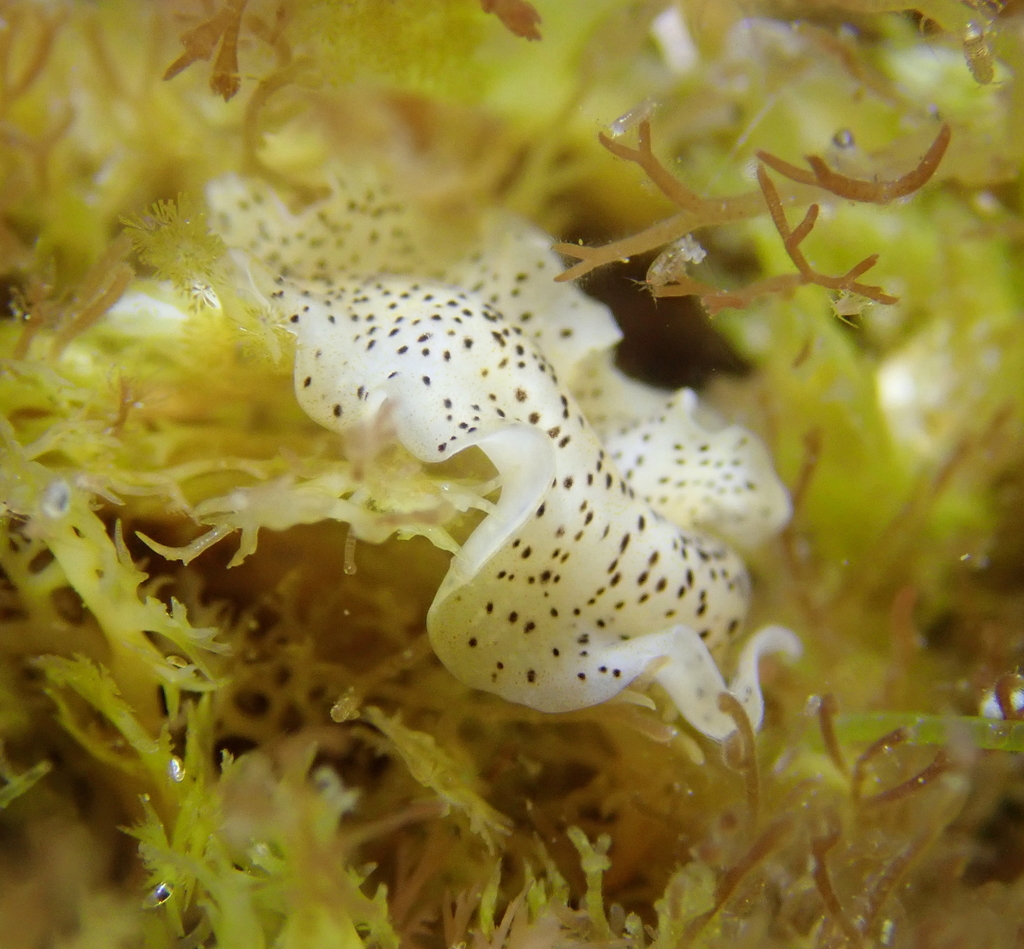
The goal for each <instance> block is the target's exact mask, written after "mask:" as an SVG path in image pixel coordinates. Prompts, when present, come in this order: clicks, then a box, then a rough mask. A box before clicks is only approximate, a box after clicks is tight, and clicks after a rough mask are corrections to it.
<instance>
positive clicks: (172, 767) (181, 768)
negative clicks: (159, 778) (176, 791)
mask: <svg viewBox="0 0 1024 949" xmlns="http://www.w3.org/2000/svg"><path fill="white" fill-rule="evenodd" d="M167 776H168V777H169V778H170V779H171V780H172V781H174V782H176V783H177V782H181V781H184V780H185V764H184V762H182V760H181V758H179V757H178V756H177V755H171V760H170V761H168V762H167Z"/></svg>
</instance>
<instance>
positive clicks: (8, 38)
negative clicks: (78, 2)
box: [0, 4, 67, 116]
mask: <svg viewBox="0 0 1024 949" xmlns="http://www.w3.org/2000/svg"><path fill="white" fill-rule="evenodd" d="M3 19H4V24H3V29H2V30H0V116H2V115H6V113H7V112H8V110H9V109H10V106H11V104H12V103H13V102H16V101H17V100H18V99H20V98H21V97H22V96H24V95H25V93H27V92H28V91H29V90H30V89H31V88H32V87H33V86H34V85H35V83H36V82H37V81H38V80H39V78H40V77H41V76H42V74H43V70H44V69H45V68H46V64H47V62H48V61H49V59H50V54H51V53H52V51H53V44H54V40H56V38H57V33H58V32H59V31H60V28H61V26H62V25H63V24H64V22H65V20H66V19H67V15H66V13H64V12H62V11H60V10H59V9H58V10H57V11H56V12H54V13H52V14H50V13H49V12H47V10H46V8H45V7H44V6H43V5H41V4H16V5H9V6H8V5H5V6H4V8H3ZM26 34H31V35H30V42H31V44H32V45H31V49H30V50H29V51H28V55H27V56H25V55H24V54H23V51H19V50H16V49H15V46H16V44H17V40H18V38H20V37H21V36H24V35H26Z"/></svg>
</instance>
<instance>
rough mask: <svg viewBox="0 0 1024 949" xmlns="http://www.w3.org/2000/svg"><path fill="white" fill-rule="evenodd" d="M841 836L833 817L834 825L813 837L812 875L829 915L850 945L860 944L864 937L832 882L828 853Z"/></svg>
mask: <svg viewBox="0 0 1024 949" xmlns="http://www.w3.org/2000/svg"><path fill="white" fill-rule="evenodd" d="M841 836H842V835H841V831H840V829H839V827H838V826H837V825H836V824H835V821H834V819H833V826H831V827H830V828H829V829H828V831H827V832H826V833H825V834H824V835H823V836H820V837H813V838H812V839H811V856H812V858H813V868H812V870H811V876H812V877H813V878H814V885H815V887H816V888H817V890H818V894H819V895H820V896H821V900H822V902H823V903H824V904H825V909H826V910H827V911H828V914H829V916H830V917H831V918H832V920H834V921H835V923H836V925H838V926H839V928H840V929H841V930H842V931H843V935H844V936H846V938H847V940H848V941H849V943H850V945H852V946H860V945H862V944H863V937H862V936H861V933H860V930H859V929H857V927H856V926H855V925H854V922H853V920H852V919H850V916H849V914H848V913H847V912H846V910H844V909H843V904H842V903H840V902H839V896H838V894H837V893H836V890H835V887H834V886H833V884H832V875H831V874H830V873H829V870H828V862H827V860H828V853H829V851H830V850H831V849H832V848H833V847H835V845H836V844H837V843H839V839H840V837H841Z"/></svg>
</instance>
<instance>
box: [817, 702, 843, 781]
mask: <svg viewBox="0 0 1024 949" xmlns="http://www.w3.org/2000/svg"><path fill="white" fill-rule="evenodd" d="M817 706H818V727H819V728H820V729H821V739H822V741H823V742H824V743H825V751H827V752H828V756H829V757H830V758H831V759H832V763H833V764H834V765H835V766H836V767H837V768H838V769H839V771H840V773H841V774H847V775H848V774H849V773H850V768H849V766H848V765H847V763H846V758H845V756H844V755H843V749H842V748H841V747H840V745H839V739H838V738H837V737H836V725H835V719H836V713H837V712H838V711H839V703H838V702H837V701H836V697H835V696H834V695H833V694H832V693H831V692H826V693H825V694H824V695H822V696H820V697H819V698H818V700H817Z"/></svg>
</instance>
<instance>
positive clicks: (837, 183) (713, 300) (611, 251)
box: [554, 120, 952, 316]
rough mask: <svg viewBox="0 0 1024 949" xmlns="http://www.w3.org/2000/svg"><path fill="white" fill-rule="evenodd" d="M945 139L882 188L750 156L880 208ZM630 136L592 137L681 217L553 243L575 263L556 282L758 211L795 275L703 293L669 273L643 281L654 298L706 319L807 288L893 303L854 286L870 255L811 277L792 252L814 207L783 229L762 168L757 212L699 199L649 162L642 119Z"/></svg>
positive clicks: (778, 200)
mask: <svg viewBox="0 0 1024 949" xmlns="http://www.w3.org/2000/svg"><path fill="white" fill-rule="evenodd" d="M951 136H952V132H951V129H950V126H949V125H948V124H945V125H943V126H942V128H941V129H940V131H939V134H938V135H937V136H936V138H935V141H934V142H933V143H932V145H931V147H930V148H929V149H928V151H927V152H926V153H925V155H924V157H923V158H922V159H921V161H920V162H919V163H918V165H917V166H916V167H915V168H914V169H912V170H911V171H909V172H908V173H907V174H905V175H903V176H902V177H900V178H898V179H896V180H895V181H889V182H877V181H866V180H861V179H855V178H849V177H847V176H845V175H841V174H838V173H837V172H834V171H832V170H831V169H830V168H829V167H828V166H827V165H826V164H825V162H824V161H823V160H822V159H821V158H818V157H816V156H809V157H808V158H807V161H808V163H809V164H810V165H811V168H812V171H811V172H808V171H805V170H803V169H800V168H797V167H796V166H794V165H790V164H789V163H788V162H785V161H782V160H781V159H779V158H776V157H775V156H774V155H771V154H769V153H768V152H764V151H758V152H757V157H758V159H760V161H762V162H763V163H764V164H765V165H768V167H770V168H772V169H773V170H775V171H777V172H778V173H779V174H782V175H783V176H784V177H786V178H788V179H790V180H792V181H793V182H795V183H796V184H798V185H803V186H809V187H818V188H824V189H825V190H827V191H829V192H831V193H832V194H834V195H836V196H837V197H842V198H848V199H850V200H854V201H859V202H870V203H876V204H886V203H888V202H890V201H893V200H895V199H896V198H900V197H905V196H906V195H909V194H912V193H913V192H915V191H917V190H918V189H920V188H921V187H922V186H923V185H924V184H926V183H927V182H928V180H929V179H930V178H931V177H932V176H933V175H934V174H935V171H936V169H937V168H938V166H939V162H941V160H942V157H943V155H944V154H945V152H946V148H947V147H948V145H949V141H950V138H951ZM637 137H638V140H637V147H636V148H631V147H629V146H627V145H624V144H622V143H621V142H617V141H615V140H614V139H612V138H610V137H609V136H608V135H605V134H604V133H603V132H602V133H600V134H599V135H598V140H599V141H600V143H601V145H602V146H604V148H606V149H607V150H608V151H609V152H611V153H612V154H613V155H615V156H616V157H617V158H621V159H623V160H625V161H630V162H633V163H634V164H636V165H637V166H638V167H639V168H641V169H642V170H643V171H644V173H645V174H646V175H647V177H648V178H649V179H650V181H651V182H652V183H653V184H654V185H655V186H656V187H657V188H658V190H659V191H661V193H662V194H664V195H665V197H667V198H668V199H669V200H670V201H672V203H673V204H675V205H677V206H678V207H679V208H680V209H681V211H682V213H680V214H677V215H675V216H674V217H671V218H668V219H666V220H665V221H662V222H660V223H659V224H656V225H654V226H653V227H650V228H648V229H647V230H645V231H642V232H641V233H639V234H635V235H633V236H632V237H627V238H623V239H622V240H618V241H613V242H612V243H610V244H605V245H603V246H600V247H585V246H578V245H575V244H567V243H561V244H556V245H555V248H554V249H555V250H557V251H558V252H559V253H561V254H564V255H565V256H567V257H575V258H576V259H577V260H578V261H579V263H577V264H575V265H573V266H571V267H569V268H568V269H567V270H565V271H564V272H563V273H561V274H559V276H558V277H556V278H555V279H556V280H574V279H576V278H578V277H582V276H584V275H585V274H587V273H589V272H590V271H592V270H594V269H595V268H597V267H600V266H603V265H605V264H609V263H613V262H615V261H617V260H621V259H623V258H627V257H630V256H632V255H634V254H638V253H643V252H644V251H648V250H652V249H654V248H656V247H660V246H662V245H664V244H667V243H669V242H670V241H672V240H674V239H676V238H678V237H681V236H683V235H685V234H688V233H690V232H691V231H693V230H694V229H696V228H698V227H706V226H710V225H721V224H729V223H734V222H736V221H740V220H744V219H747V218H751V217H756V216H758V215H759V214H762V213H763V212H764V206H767V209H768V213H769V214H770V215H771V218H772V223H773V224H774V225H775V228H776V230H777V231H778V232H779V236H780V237H781V238H782V241H783V245H784V247H785V249H786V253H787V254H788V255H789V258H790V260H791V261H792V262H793V265H794V266H795V267H796V269H797V273H795V274H780V275H777V276H773V277H767V278H765V279H763V280H759V281H756V282H754V283H751V284H749V285H748V286H746V287H743V288H741V289H738V290H733V291H727V290H721V289H719V288H717V287H713V286H710V285H708V284H705V283H703V282H701V281H699V280H696V279H694V278H693V277H690V276H689V275H687V274H685V273H673V274H672V276H671V278H670V281H665V282H662V281H661V280H660V279H659V280H649V285H650V288H651V291H652V293H653V294H654V296H656V297H679V296H696V297H698V298H699V299H700V301H701V303H702V304H703V305H704V307H705V308H706V309H707V311H708V313H709V314H710V315H712V316H714V315H715V314H716V313H719V312H720V311H721V310H724V309H742V308H745V307H747V306H749V305H750V303H751V302H752V301H754V300H755V299H757V298H758V297H761V296H764V295H767V294H789V293H791V292H792V291H793V290H795V289H796V288H797V287H800V286H806V285H810V284H813V285H817V286H820V287H824V288H826V289H828V290H833V291H837V292H842V293H854V294H857V295H859V296H862V297H865V298H867V299H869V300H874V301H875V302H876V303H883V304H893V303H896V302H897V300H898V298H897V297H895V296H893V295H892V294H890V293H887V292H886V291H885V290H883V289H882V288H881V287H878V286H873V285H870V284H865V283H861V282H860V281H859V280H858V278H859V277H861V276H863V275H864V274H865V273H867V271H868V270H870V269H871V268H872V267H874V266H875V264H876V263H877V262H878V254H871V255H869V256H868V257H865V258H864V259H863V260H862V261H860V262H859V263H858V264H856V265H855V266H853V267H851V268H850V270H848V271H847V272H846V273H845V274H841V275H839V276H834V277H833V276H829V275H827V274H822V273H819V272H818V271H816V270H815V269H814V268H813V267H812V266H811V265H810V264H809V263H808V261H807V258H806V257H805V256H804V254H803V252H802V251H801V250H800V245H801V244H802V243H803V241H804V240H805V239H806V238H807V236H808V235H809V234H810V233H811V231H812V229H813V228H814V224H815V222H816V221H817V218H818V214H819V211H820V207H819V205H817V204H811V205H810V207H809V208H808V209H807V211H806V213H805V214H804V217H803V218H802V219H801V221H800V223H799V224H797V225H796V227H794V228H792V229H791V228H790V227H789V223H788V222H787V220H786V215H785V211H784V210H783V199H782V197H781V196H780V193H779V190H778V188H777V187H776V186H775V184H774V183H773V182H772V181H771V179H770V178H769V177H768V175H767V173H766V172H765V170H764V167H763V166H759V167H758V170H757V181H758V185H759V186H760V192H761V194H760V196H761V198H762V199H763V205H762V204H761V202H758V200H757V197H758V195H757V192H748V193H746V194H742V195H737V196H734V197H731V198H716V199H708V198H702V197H700V196H699V195H697V194H696V193H695V192H693V191H692V190H690V189H689V188H687V187H686V186H685V185H684V184H683V183H682V182H680V181H679V180H678V179H677V178H676V177H675V176H674V175H672V174H671V173H670V172H669V171H668V169H666V168H665V166H664V165H663V164H662V163H661V162H660V161H659V160H658V159H657V158H656V157H655V155H654V152H653V149H652V146H651V127H650V122H649V121H646V120H645V121H643V122H641V123H640V124H639V126H638V129H637ZM795 197H796V195H794V194H787V196H786V200H787V201H792V200H793V199H794V198H795Z"/></svg>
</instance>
